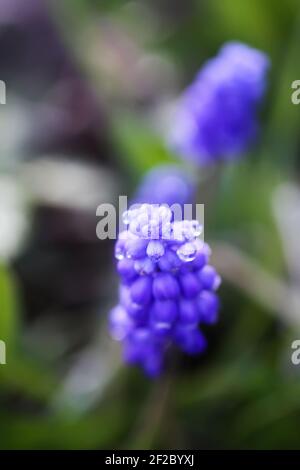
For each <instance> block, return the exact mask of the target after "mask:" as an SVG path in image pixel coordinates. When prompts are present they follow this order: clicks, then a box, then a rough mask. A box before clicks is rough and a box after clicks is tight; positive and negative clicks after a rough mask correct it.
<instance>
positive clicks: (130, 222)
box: [109, 204, 221, 377]
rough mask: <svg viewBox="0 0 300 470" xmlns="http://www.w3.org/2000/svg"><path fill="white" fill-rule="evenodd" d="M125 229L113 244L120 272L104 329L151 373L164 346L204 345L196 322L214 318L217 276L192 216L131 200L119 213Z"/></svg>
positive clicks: (191, 350) (196, 348)
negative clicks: (114, 301) (175, 216)
mask: <svg viewBox="0 0 300 470" xmlns="http://www.w3.org/2000/svg"><path fill="white" fill-rule="evenodd" d="M123 220H124V224H125V225H126V226H127V230H125V231H123V232H121V233H120V234H119V238H118V240H117V243H116V247H115V256H116V259H117V260H118V265H117V270H118V273H119V275H120V277H121V285H120V295H119V304H118V305H117V306H116V307H115V308H114V309H113V310H112V311H111V313H110V322H109V327H110V332H111V335H112V337H113V338H114V339H116V340H118V341H121V342H122V343H123V357H124V361H125V362H126V363H128V364H135V365H139V366H140V367H142V368H143V370H144V371H145V372H146V374H147V375H149V376H150V377H155V376H157V375H159V374H160V373H161V371H162V369H163V364H164V357H165V354H166V351H167V350H168V348H169V346H171V345H172V344H173V345H177V346H178V347H179V348H180V349H181V350H182V351H184V352H186V353H187V354H198V353H201V352H202V351H203V350H204V349H205V348H206V340H205V338H204V336H203V334H202V333H201V330H200V329H199V325H200V326H201V324H202V323H203V324H205V323H206V324H212V323H215V322H216V321H217V316H218V310H219V299H218V297H217V295H216V293H215V291H216V289H217V288H218V287H219V285H220V281H221V280H220V276H219V275H218V274H217V272H216V271H215V269H214V268H213V267H212V266H209V264H208V261H209V256H210V249H209V247H208V245H207V244H205V243H204V242H202V241H201V240H200V239H199V235H200V234H201V226H200V225H199V223H198V222H197V221H195V220H184V221H173V217H172V212H171V210H170V209H169V208H168V207H165V206H161V205H157V206H154V205H150V204H141V205H139V206H136V205H135V206H132V208H130V209H129V210H128V211H126V212H125V213H124V215H123Z"/></svg>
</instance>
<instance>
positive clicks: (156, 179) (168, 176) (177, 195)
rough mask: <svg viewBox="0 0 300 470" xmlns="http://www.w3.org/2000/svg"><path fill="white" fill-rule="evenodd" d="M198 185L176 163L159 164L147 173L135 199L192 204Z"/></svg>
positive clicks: (137, 200)
mask: <svg viewBox="0 0 300 470" xmlns="http://www.w3.org/2000/svg"><path fill="white" fill-rule="evenodd" d="M195 194H196V186H195V182H194V180H193V178H192V177H191V175H189V174H188V173H187V172H186V171H185V170H183V169H181V168H179V167H178V166H176V165H161V166H157V167H155V168H154V169H152V170H151V171H149V172H148V173H146V175H145V177H144V179H143V180H142V182H141V184H140V186H139V188H138V190H137V193H136V195H135V197H134V201H135V202H138V203H148V204H167V205H168V206H172V205H173V204H180V206H181V207H183V206H184V204H192V203H193V202H194V200H195Z"/></svg>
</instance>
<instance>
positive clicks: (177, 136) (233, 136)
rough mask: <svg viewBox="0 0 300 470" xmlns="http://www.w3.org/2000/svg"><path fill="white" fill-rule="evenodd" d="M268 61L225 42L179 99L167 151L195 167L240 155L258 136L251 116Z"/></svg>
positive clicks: (253, 51)
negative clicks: (170, 149)
mask: <svg viewBox="0 0 300 470" xmlns="http://www.w3.org/2000/svg"><path fill="white" fill-rule="evenodd" d="M268 67H269V59H268V57H267V56H266V54H264V53H263V52H261V51H258V50H256V49H253V48H251V47H249V46H247V45H245V44H242V43H238V42H229V43H227V44H225V45H224V46H223V47H222V49H221V50H220V52H219V54H218V55H217V56H216V57H215V58H213V59H210V60H209V61H208V62H207V63H206V65H205V66H204V67H203V68H202V69H201V71H200V72H199V74H198V75H197V76H196V79H195V80H194V82H193V83H192V84H191V85H190V86H189V87H188V88H187V89H186V91H185V92H184V93H183V96H182V98H181V99H180V101H179V105H178V109H177V113H176V116H175V122H174V124H173V126H172V128H171V135H170V145H171V146H172V147H173V148H174V150H175V151H177V152H178V153H179V154H180V155H182V156H183V157H185V158H188V159H192V160H194V161H196V162H198V163H199V164H208V163H212V162H215V161H217V160H222V159H223V160H229V159H233V158H236V157H238V156H240V155H241V153H242V152H244V151H245V150H247V148H248V146H249V145H250V144H251V142H252V141H253V140H254V138H255V136H256V135H257V127H258V125H257V119H256V110H257V105H258V103H259V101H260V100H261V99H262V97H263V94H264V91H265V86H266V72H267V69H268Z"/></svg>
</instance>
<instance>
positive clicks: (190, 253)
mask: <svg viewBox="0 0 300 470" xmlns="http://www.w3.org/2000/svg"><path fill="white" fill-rule="evenodd" d="M176 253H177V256H178V258H180V259H181V261H184V262H188V261H193V260H194V259H195V258H196V255H197V248H196V247H195V245H194V244H193V243H185V244H184V245H182V246H181V247H180V248H178V250H177V251H176Z"/></svg>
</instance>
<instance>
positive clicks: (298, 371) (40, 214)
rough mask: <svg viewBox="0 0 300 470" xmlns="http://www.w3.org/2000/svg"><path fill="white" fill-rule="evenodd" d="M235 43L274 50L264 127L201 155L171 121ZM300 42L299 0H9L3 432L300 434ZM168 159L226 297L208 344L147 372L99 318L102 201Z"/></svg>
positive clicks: (84, 444)
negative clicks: (231, 147) (205, 165)
mask: <svg viewBox="0 0 300 470" xmlns="http://www.w3.org/2000/svg"><path fill="white" fill-rule="evenodd" d="M228 40H239V41H243V42H246V43H248V44H249V45H251V46H253V47H257V48H259V49H261V50H263V51H264V52H266V53H267V54H269V56H270V58H271V61H272V67H271V72H270V75H269V82H268V93H267V97H266V99H265V101H264V105H263V107H262V110H261V116H260V118H261V132H260V138H259V140H258V142H257V144H256V146H255V147H254V148H253V149H252V150H251V152H249V154H248V155H245V156H244V158H243V159H241V161H239V162H236V163H232V164H229V165H219V166H217V167H215V168H210V169H195V168H192V167H190V166H189V165H187V164H185V163H184V162H182V161H180V160H179V159H178V158H177V157H176V156H175V155H172V154H171V153H170V151H168V150H167V148H166V145H165V143H164V131H165V129H166V127H165V126H166V122H167V121H168V119H170V116H172V109H173V108H172V106H173V104H174V101H175V100H176V98H177V97H178V95H179V94H180V92H181V91H182V90H183V89H184V87H185V86H187V85H188V84H189V83H190V82H191V81H192V79H193V77H194V76H195V74H196V73H197V71H198V70H199V68H200V67H201V65H202V64H203V63H204V62H205V61H206V60H207V59H208V58H210V57H212V56H214V55H215V54H216V53H217V51H218V49H219V48H220V47H221V46H222V44H223V43H224V42H226V41H228ZM299 54H300V9H299V2H298V1H297V0H286V1H285V2H282V1H280V0H190V1H189V2H182V1H179V0H173V1H171V0H151V1H150V0H140V1H124V0H123V1H121V0H107V1H106V0H76V1H74V0H72V1H71V0H61V1H54V0H53V1H50V0H49V1H47V0H27V1H26V2H24V1H22V0H1V2H0V79H1V80H4V81H5V83H6V87H7V96H6V101H7V102H6V105H0V132H1V139H0V339H1V340H5V342H6V345H7V352H6V354H7V358H6V360H7V364H6V365H0V435H1V439H0V447H1V448H3V449H101V448H109V449H122V448H127V449H128V448H129V449H138V448H145V449H149V448H154V449H155V448H156V449H158V448H162V449H163V448H165V449H166V448H167V449H176V448H180V449H184V448H194V449H196V448H200V449H214V448H250V449H258V448H271V449H276V448H279V449H280V448H282V449H283V448H300V438H299V432H298V423H299V419H300V366H298V367H297V366H295V365H293V364H292V363H291V354H292V349H291V343H292V341H293V340H295V339H300V289H299V287H300V249H299V242H298V240H299V235H298V234H299V230H300V188H299V170H300V139H299V135H300V133H299V132H300V108H298V107H297V106H295V105H292V103H291V93H292V90H291V83H292V82H293V81H294V80H297V79H300V62H299ZM170 164H172V165H173V164H175V165H177V167H180V168H184V171H187V172H190V173H193V174H194V176H195V179H196V183H197V202H199V203H205V237H206V241H207V242H208V243H209V244H210V245H211V246H212V248H213V263H214V265H215V266H216V267H217V269H218V270H219V272H220V273H221V275H222V278H223V284H222V287H221V289H220V296H221V302H222V311H221V315H220V321H219V323H218V324H217V325H216V326H215V327H214V328H210V329H208V330H207V331H206V335H207V337H208V343H209V347H208V349H207V352H206V353H205V354H204V355H202V356H201V357H197V358H192V359H191V358H187V357H183V356H179V357H178V358H177V359H176V363H175V364H174V365H172V367H170V368H168V369H167V372H166V374H165V375H164V376H163V377H162V378H161V379H159V380H154V381H151V380H149V379H147V378H145V377H144V376H143V374H142V373H141V372H140V371H139V370H135V369H130V368H127V367H125V366H123V365H122V363H121V359H120V358H121V354H120V349H119V345H118V344H115V343H113V341H112V340H111V339H110V338H109V335H108V332H107V314H108V311H109V309H110V308H111V307H112V306H113V305H114V304H115V303H116V300H117V289H118V279H117V276H116V274H115V272H114V268H115V266H114V260H113V241H100V240H98V239H97V237H96V225H97V221H98V220H97V217H96V208H97V206H98V205H99V204H101V203H102V202H105V203H106V202H110V203H114V204H117V201H118V196H119V195H122V194H125V195H128V197H129V198H130V197H134V194H135V193H136V191H137V190H138V187H139V185H140V183H141V181H142V180H143V178H144V176H145V175H146V174H147V172H148V171H149V170H150V169H152V168H155V167H156V166H157V165H170Z"/></svg>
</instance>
